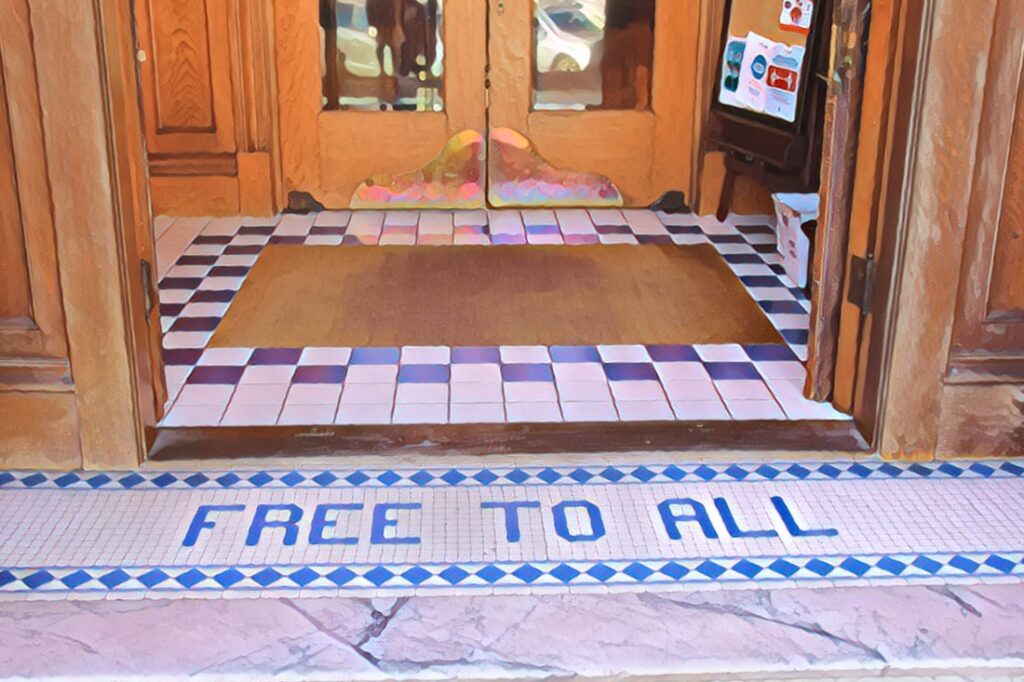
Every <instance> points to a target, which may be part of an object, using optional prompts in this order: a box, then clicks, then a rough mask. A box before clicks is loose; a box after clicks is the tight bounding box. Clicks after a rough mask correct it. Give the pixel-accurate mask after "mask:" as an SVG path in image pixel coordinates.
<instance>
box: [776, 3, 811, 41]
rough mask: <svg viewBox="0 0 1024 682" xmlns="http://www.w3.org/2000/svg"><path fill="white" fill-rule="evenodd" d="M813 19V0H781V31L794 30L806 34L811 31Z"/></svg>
mask: <svg viewBox="0 0 1024 682" xmlns="http://www.w3.org/2000/svg"><path fill="white" fill-rule="evenodd" d="M813 19H814V0H782V14H781V15H780V16H779V26H780V27H781V28H782V30H783V31H795V32H797V33H803V34H804V35H807V34H808V33H810V32H811V22H812V20H813Z"/></svg>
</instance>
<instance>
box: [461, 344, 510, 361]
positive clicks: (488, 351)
mask: <svg viewBox="0 0 1024 682" xmlns="http://www.w3.org/2000/svg"><path fill="white" fill-rule="evenodd" d="M500 362H501V350H499V349H498V348H490V347H482V346H477V347H463V348H452V364H453V365H488V364H491V365H496V364H498V363H500Z"/></svg>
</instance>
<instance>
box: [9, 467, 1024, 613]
mask: <svg viewBox="0 0 1024 682" xmlns="http://www.w3.org/2000/svg"><path fill="white" fill-rule="evenodd" d="M510 462H511V461H510V460H505V461H504V463H495V464H494V465H492V466H488V467H480V466H475V467H461V468H452V467H447V468H417V467H410V468H406V469H358V470H321V471H260V470H247V471H241V470H240V471H219V472H211V471H206V472H191V473H173V472H142V473H92V472H89V473H64V474H61V473H39V472H11V473H3V472H0V598H6V599H15V600H17V599H24V598H27V597H35V596H41V597H50V598H67V597H76V596H81V597H83V598H86V597H97V596H99V597H103V596H118V595H121V596H136V597H139V596H164V597H183V596H189V595H197V594H206V595H207V596H209V595H217V594H224V595H228V594H238V595H243V594H250V595H260V596H264V595H267V596H307V595H308V596H339V595H346V596H356V595H361V596H386V595H387V596H410V595H428V594H449V595H451V594H467V595H468V594H490V593H505V592H513V593H524V592H525V593H531V594H533V593H541V592H554V593H567V592H569V591H586V590H590V591H597V592H618V591H636V590H668V591H693V590H707V589H712V590H717V589H723V588H751V587H769V586H774V587H812V586H840V585H850V584H853V585H862V584H864V585H888V584H899V585H905V584H909V583H924V584H929V583H966V584H971V583H979V582H984V583H994V582H1012V583H1018V584H1019V583H1020V582H1021V581H1022V579H1024V535H1022V534H1021V532H1020V529H1021V528H1022V527H1024V465H1021V464H1019V463H1014V462H1011V461H989V462H945V463H935V464H912V465H895V464H891V463H883V462H880V461H859V462H855V461H833V462H825V463H814V462H799V463H793V462H761V463H754V464H748V465H744V464H721V465H714V464H666V463H665V462H663V461H654V460H648V461H634V462H630V463H628V464H627V463H620V464H617V465H616V464H608V463H602V464H588V465H567V466H561V465H558V466H554V465H553V466H544V467H540V466H526V465H522V466H516V465H515V464H514V463H510Z"/></svg>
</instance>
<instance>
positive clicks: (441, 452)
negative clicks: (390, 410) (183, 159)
mask: <svg viewBox="0 0 1024 682" xmlns="http://www.w3.org/2000/svg"><path fill="white" fill-rule="evenodd" d="M737 446H739V447H740V448H742V447H743V446H748V448H749V449H750V450H755V451H757V452H759V453H764V452H774V453H807V452H814V453H815V456H821V453H828V452H834V453H837V454H838V453H843V456H846V457H849V456H850V454H851V453H864V452H866V450H867V447H868V446H867V443H866V442H865V441H864V439H863V438H862V437H861V435H860V433H858V431H857V429H856V427H855V426H854V425H853V424H852V423H851V422H848V421H847V422H812V421H805V422H796V423H794V422H789V423H787V422H756V421H749V422H714V423H712V422H708V423H704V424H701V423H686V422H677V423H646V424H645V423H633V424H629V423H611V424H445V425H408V426H404V425H401V426H329V427H323V428H310V427H285V426H272V427H237V428H232V427H215V428H205V429H204V428H186V429H161V430H160V433H159V434H158V436H157V438H156V441H155V443H154V446H153V453H152V455H151V457H150V459H151V461H154V462H168V461H181V460H192V461H195V460H209V459H238V458H259V457H313V456H325V455H327V456H332V457H333V456H345V455H366V454H367V453H369V454H373V455H378V456H380V455H400V454H402V453H408V452H409V451H410V449H415V451H416V452H418V453H421V454H427V455H434V456H438V457H456V456H462V455H474V456H487V455H495V454H532V453H551V452H557V453H593V452H602V453H623V454H624V455H626V456H628V453H637V452H680V451H686V452H691V453H692V452H703V453H707V452H712V451H717V452H736V450H737Z"/></svg>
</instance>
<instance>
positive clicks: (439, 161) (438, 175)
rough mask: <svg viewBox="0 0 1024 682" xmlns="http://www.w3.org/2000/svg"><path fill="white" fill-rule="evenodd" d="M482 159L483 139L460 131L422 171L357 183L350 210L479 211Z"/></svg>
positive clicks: (484, 154)
mask: <svg viewBox="0 0 1024 682" xmlns="http://www.w3.org/2000/svg"><path fill="white" fill-rule="evenodd" d="M486 156H487V146H486V145H485V144H484V136H483V135H481V134H480V133H478V132H476V131H475V130H464V131H462V132H461V133H459V134H458V135H456V136H455V137H453V138H452V139H451V140H449V141H448V144H446V145H445V147H444V149H442V150H441V153H440V154H438V155H437V156H436V157H434V159H432V160H431V161H430V163H428V164H427V165H426V166H424V167H423V168H420V169H419V170H416V171H413V172H412V173H398V174H393V175H378V176H375V177H372V178H370V179H369V180H367V181H366V182H364V183H363V184H361V185H360V186H359V187H358V188H357V189H356V193H355V194H354V195H353V197H352V208H360V209H361V208H390V209H395V208H458V209H467V208H483V206H484V163H485V162H486Z"/></svg>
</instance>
